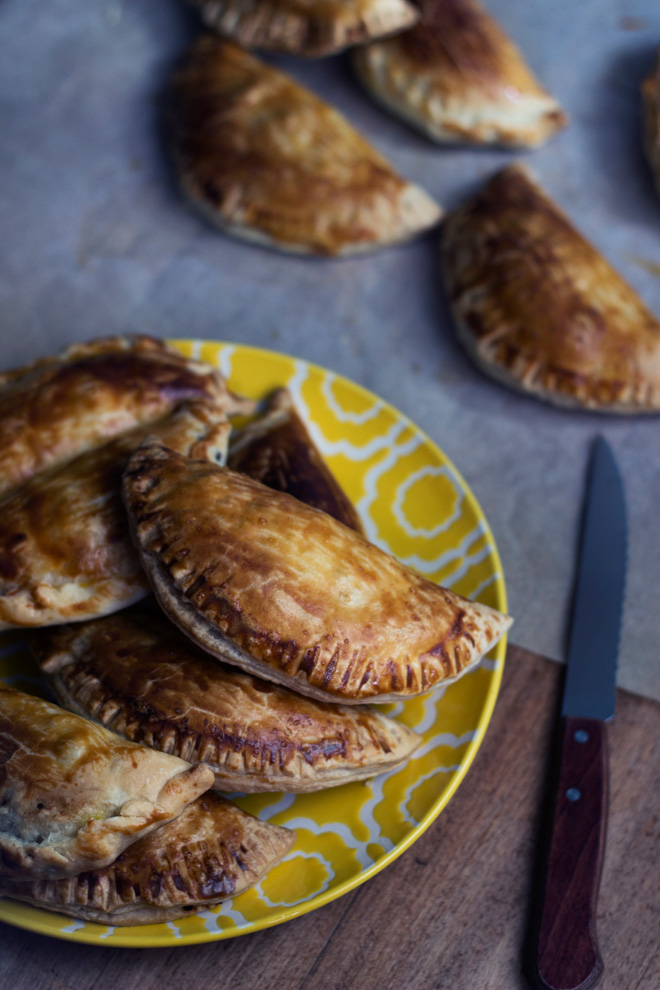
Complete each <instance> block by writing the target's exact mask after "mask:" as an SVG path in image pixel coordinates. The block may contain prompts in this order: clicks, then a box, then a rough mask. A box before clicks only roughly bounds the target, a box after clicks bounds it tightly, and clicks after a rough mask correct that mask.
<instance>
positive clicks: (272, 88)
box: [169, 36, 441, 255]
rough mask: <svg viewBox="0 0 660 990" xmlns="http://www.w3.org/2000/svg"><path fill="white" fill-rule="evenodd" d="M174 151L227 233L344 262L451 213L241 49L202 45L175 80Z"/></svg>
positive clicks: (193, 194) (189, 183)
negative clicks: (343, 257)
mask: <svg viewBox="0 0 660 990" xmlns="http://www.w3.org/2000/svg"><path fill="white" fill-rule="evenodd" d="M169 118H170V136H171V145H172V152H173V156H174V160H175V163H176V166H177V168H178V171H179V175H180V179H181V182H182V185H183V189H184V191H185V192H186V193H187V194H188V195H189V196H190V198H191V199H192V201H193V203H195V205H197V206H198V207H199V208H200V209H201V210H202V211H203V212H204V213H205V214H206V216H207V217H209V218H210V219H211V220H212V221H214V222H215V223H217V224H219V225H220V226H221V227H222V228H223V229H224V230H226V231H227V232H228V233H231V234H236V235H237V236H239V237H244V238H247V239H248V240H251V241H257V242H258V243H261V244H266V245H269V246H270V247H275V248H280V249H282V250H286V251H294V252H302V253H306V254H309V253H312V254H322V255H345V254H354V253H356V252H361V251H368V250H371V249H373V248H377V247H380V246H384V245H387V244H394V243H396V242H399V241H403V240H407V239H408V238H410V237H413V236H414V235H416V234H419V233H421V232H422V231H423V230H426V229H428V228H430V227H432V226H434V225H435V224H436V223H437V222H438V220H439V219H440V215H441V210H440V207H439V206H438V205H437V203H435V202H434V201H433V200H432V199H431V197H430V196H428V195H427V193H425V192H424V191H423V190H422V189H420V188H419V186H415V185H412V184H411V183H409V182H406V181H405V180H404V179H402V178H401V177H400V176H398V175H397V174H396V173H395V172H394V171H393V169H392V167H391V166H390V165H389V163H388V162H387V161H386V160H385V159H384V158H383V157H382V156H381V155H380V154H379V153H378V152H377V151H376V150H375V149H374V148H372V147H371V145H370V144H368V142H367V141H365V139H364V138H363V137H361V135H360V134H358V132H357V131H356V130H355V129H354V128H353V127H351V125H350V124H349V123H348V121H347V120H345V118H344V117H342V116H341V114H339V113H338V112H337V111H336V110H334V109H333V108H332V107H330V106H329V105H328V104H327V103H324V102H323V101H322V100H320V99H319V98H318V97H317V96H315V95H314V94H313V93H311V92H310V91H309V90H307V89H305V88H304V87H303V86H301V85H299V84H298V83H296V82H294V80H293V79H291V78H289V77H288V76H286V75H284V73H282V72H278V71H277V70H276V69H274V68H272V67H271V66H269V65H266V64H265V63H264V62H261V61H259V60H258V59H256V58H254V57H253V56H252V55H249V54H248V53H247V52H244V51H242V50H241V49H240V48H238V47H237V46H236V45H232V44H231V43H229V42H226V41H221V40H220V39H217V38H213V37H211V36H207V37H203V38H201V39H200V40H199V41H198V42H197V43H196V44H195V45H194V46H193V48H192V50H191V52H190V54H189V56H188V59H187V61H186V63H185V64H184V65H183V66H182V67H181V68H180V69H179V70H178V72H177V73H176V74H175V76H174V80H173V84H172V98H171V105H170V113H169Z"/></svg>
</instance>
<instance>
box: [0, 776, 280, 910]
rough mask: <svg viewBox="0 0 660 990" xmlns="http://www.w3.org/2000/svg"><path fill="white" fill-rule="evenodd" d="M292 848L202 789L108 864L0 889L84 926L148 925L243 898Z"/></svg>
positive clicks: (275, 831)
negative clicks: (200, 794) (172, 818)
mask: <svg viewBox="0 0 660 990" xmlns="http://www.w3.org/2000/svg"><path fill="white" fill-rule="evenodd" d="M294 843H295V833H294V832H291V831H289V830H288V829H285V828H281V827H280V826H279V825H270V824H269V823H267V822H260V821H259V820H258V819H257V818H253V816H252V815H249V814H247V812H245V811H241V809H240V808H238V807H237V806H236V805H234V804H231V802H229V801H227V800H225V799H224V798H221V797H220V796H219V795H218V794H214V793H212V792H209V793H207V794H204V795H203V797H200V798H198V799H197V800H196V801H194V802H193V803H192V804H190V805H188V807H187V808H186V809H185V810H184V811H183V812H182V813H181V814H180V815H179V817H178V818H176V819H175V821H172V822H169V823H168V824H167V825H164V826H163V827H162V828H160V829H159V830H158V832H157V833H156V834H152V835H147V836H145V837H144V838H141V839H138V841H137V842H135V843H134V844H133V845H132V846H130V848H128V849H126V850H125V851H124V852H123V853H121V855H120V856H118V857H117V859H116V860H115V861H114V862H113V863H111V864H110V866H106V867H105V868H103V869H96V870H88V871H86V872H84V873H80V874H79V875H78V876H75V877H69V878H66V879H60V880H50V879H45V880H44V879H40V880H36V881H33V882H31V883H26V882H24V881H23V882H21V881H20V880H16V879H14V878H11V879H9V878H3V877H0V892H1V893H3V894H5V895H6V896H9V897H15V898H18V899H19V900H23V901H28V902H29V903H30V904H34V905H36V906H37V907H42V908H47V909H48V910H50V911H58V912H60V913H62V914H67V915H72V916H73V917H74V918H82V919H84V920H85V921H97V922H99V923H101V924H108V925H149V924H156V923H157V922H162V921H172V920H173V919H174V918H182V917H185V916H186V915H187V914H191V913H195V912H196V911H202V910H204V909H205V908H209V907H213V906H214V905H215V904H219V903H220V902H221V901H224V900H226V899H227V898H228V897H236V896H237V895H238V894H241V893H243V891H245V890H247V889H248V888H249V887H252V886H253V885H254V884H255V883H258V882H259V880H261V879H262V878H263V877H264V876H265V875H266V873H268V871H269V870H270V869H271V868H272V867H273V866H274V865H275V864H276V863H277V862H278V860H280V859H281V858H282V857H283V856H284V855H286V853H287V852H289V851H290V849H291V847H292V846H293V845H294Z"/></svg>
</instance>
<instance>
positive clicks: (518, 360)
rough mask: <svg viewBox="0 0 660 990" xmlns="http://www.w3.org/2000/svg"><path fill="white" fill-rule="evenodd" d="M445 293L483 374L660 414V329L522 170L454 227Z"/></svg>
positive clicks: (603, 406)
mask: <svg viewBox="0 0 660 990" xmlns="http://www.w3.org/2000/svg"><path fill="white" fill-rule="evenodd" d="M443 240H444V246H443V264H444V273H445V283H446V286H447V292H448V295H449V299H450V302H451V307H452V311H453V315H454V319H455V322H456V327H457V329H458V334H459V338H460V339H461V341H462V343H463V344H464V345H465V347H466V348H467V350H468V352H469V353H470V355H471V356H472V357H473V358H474V359H475V361H476V362H477V364H478V365H479V366H480V367H481V368H482V369H483V370H484V371H485V372H487V373H488V374H490V375H493V377H495V378H497V379H498V380H499V381H501V382H502V383H503V384H505V385H509V386H512V387H515V388H520V389H523V390H525V391H527V392H530V393H531V394H533V395H535V396H536V397H537V398H539V399H546V400H547V401H549V402H554V403H557V404H559V405H564V406H581V407H584V408H587V409H592V410H596V411H600V412H621V413H642V412H655V411H656V410H657V409H658V408H660V322H658V320H656V319H655V317H654V316H653V315H652V314H651V313H650V312H649V310H648V309H647V308H646V307H645V306H644V304H643V303H642V301H641V300H640V298H639V297H638V296H637V294H636V293H635V292H634V291H633V289H632V288H631V287H630V286H629V285H628V284H627V283H626V282H624V280H623V279H622V278H621V276H620V275H619V274H618V273H617V272H616V271H615V270H614V269H613V268H612V267H611V265H610V264H609V263H608V262H607V261H606V260H605V259H604V258H603V256H602V255H601V254H599V252H598V251H596V249H595V248H594V247H592V245H591V244H589V243H588V242H587V241H586V240H585V239H584V238H583V237H582V236H581V235H580V234H579V233H578V232H577V231H576V230H575V228H574V227H573V226H572V225H571V223H570V221H569V220H568V219H567V217H566V216H564V214H563V213H561V211H560V210H559V209H558V208H557V206H555V204H554V203H553V202H552V200H550V199H549V198H548V196H547V195H546V194H545V193H544V192H543V190H542V189H540V187H539V186H538V185H537V184H536V183H535V182H534V181H533V180H532V179H531V178H530V176H529V174H528V173H527V171H526V170H525V169H523V168H521V167H520V166H512V167H510V168H507V169H504V170H503V171H502V172H498V173H497V175H495V176H494V178H493V179H491V181H490V182H489V183H488V184H487V185H486V186H485V188H484V189H482V191H481V192H480V193H479V194H478V195H477V196H475V197H474V198H473V199H471V200H470V201H469V202H468V203H466V204H465V205H464V206H462V207H461V208H459V209H457V210H456V211H455V212H453V213H452V214H451V215H450V216H449V217H448V218H447V222H446V224H445V229H444V239H443Z"/></svg>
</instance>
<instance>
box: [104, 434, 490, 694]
mask: <svg viewBox="0 0 660 990" xmlns="http://www.w3.org/2000/svg"><path fill="white" fill-rule="evenodd" d="M123 493H124V502H125V504H126V507H127V509H128V513H129V518H130V520H131V530H132V534H133V539H134V541H135V544H136V546H137V547H138V549H139V552H140V558H141V560H142V563H143V566H144V568H145V570H146V572H147V574H148V575H149V580H150V582H151V584H152V587H153V589H154V591H155V593H156V596H157V598H158V600H159V602H160V604H161V606H162V607H163V608H164V610H165V612H166V613H167V614H168V615H169V616H170V617H171V618H172V619H173V620H174V622H175V623H176V624H177V625H179V626H180V627H181V629H182V630H183V631H184V632H185V633H186V634H187V635H188V636H190V637H191V638H192V639H193V640H194V641H195V642H197V643H198V644H199V645H200V646H201V647H202V648H203V649H205V650H206V651H207V652H209V653H212V654H213V655H215V656H217V657H218V658H219V659H222V660H226V661H227V662H229V663H231V664H235V665H236V666H239V667H242V668H243V669H244V670H246V671H247V672H248V673H251V674H255V675H257V676H261V677H265V678H266V679H268V680H273V681H276V682H278V683H280V684H284V685H286V686H288V687H291V688H293V689H294V690H296V691H299V692H300V693H301V694H307V695H309V696H310V697H312V698H318V699H319V700H321V701H340V702H345V703H349V704H356V703H358V702H362V701H367V700H369V701H377V702H385V701H392V700H395V699H399V698H406V697H409V696H411V695H415V694H420V693H422V692H424V691H428V690H429V689H430V688H432V687H433V686H434V685H435V684H437V683H439V682H441V681H442V682H448V681H451V680H454V679H455V678H456V677H458V676H459V675H460V674H462V673H463V672H464V671H465V670H466V669H468V668H469V667H470V666H472V664H474V663H476V661H477V660H478V659H479V658H480V657H481V656H482V655H483V654H484V653H485V652H486V651H487V650H489V649H490V647H491V646H493V645H494V643H495V642H496V641H497V640H498V639H499V638H500V636H501V635H502V634H503V633H504V632H505V630H506V629H507V627H508V625H509V624H510V620H509V619H508V618H507V617H506V616H503V615H501V614H500V613H499V612H496V611H494V610H493V609H491V608H488V607H487V606H486V605H481V604H475V603H473V602H470V601H467V600H465V599H464V598H461V597H459V596H458V595H455V594H453V593H452V592H451V591H448V590H446V589H444V588H440V587H438V586H437V585H435V584H432V583H431V582H430V581H427V580H425V579H424V578H422V577H421V576H420V575H418V574H417V573H415V572H414V571H412V570H410V569H409V568H407V567H405V566H404V565H403V564H401V563H399V562H398V561H397V560H395V559H394V558H393V557H390V556H389V555H388V554H386V553H384V552H383V551H382V550H379V549H378V548H377V547H375V546H373V545H372V544H370V543H368V542H367V540H365V539H364V538H363V537H362V536H360V535H359V534H358V533H355V532H354V531H353V530H351V529H349V528H348V527H347V526H344V525H343V524H342V523H340V522H338V521H337V520H335V519H333V518H332V517H331V516H329V515H327V513H325V512H321V511H319V510H318V509H313V508H311V507H310V506H307V505H304V504H303V503H302V502H299V501H298V500H297V499H294V498H292V497H291V496H290V495H286V494H284V493H281V492H276V491H273V490H272V489H270V488H266V487H265V486H264V485H261V484H260V483H259V482H257V481H254V480H253V479H252V478H248V477H247V476H246V475H242V474H238V473H237V472H235V471H231V470H230V469H229V468H223V467H219V466H216V465H213V464H209V463H207V462H203V461H195V460H191V459H190V458H187V457H183V456H182V455H180V454H176V453H174V452H173V451H170V450H168V449H167V448H166V447H165V446H164V445H163V444H162V443H161V442H160V441H159V440H157V439H153V440H148V441H145V443H144V444H143V445H142V446H141V447H140V448H139V450H138V451H136V452H135V453H134V454H133V455H132V456H131V459H130V461H129V463H128V466H127V468H126V471H125V473H124V482H123Z"/></svg>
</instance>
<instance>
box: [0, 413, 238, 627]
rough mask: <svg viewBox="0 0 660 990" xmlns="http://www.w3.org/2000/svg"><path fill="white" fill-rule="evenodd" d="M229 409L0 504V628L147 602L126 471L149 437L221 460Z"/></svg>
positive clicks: (139, 433) (73, 468)
mask: <svg viewBox="0 0 660 990" xmlns="http://www.w3.org/2000/svg"><path fill="white" fill-rule="evenodd" d="M226 408H227V404H226V403H225V401H224V400H222V401H220V402H219V403H212V402H201V401H200V402H191V403H185V404H183V405H182V406H180V407H179V408H177V409H175V410H174V412H172V413H171V414H170V415H169V416H166V417H164V418H163V419H162V420H160V421H159V422H158V423H151V424H149V425H148V426H141V427H139V428H138V429H136V430H132V431H131V432H130V433H127V434H124V435H122V436H121V437H118V438H117V439H115V440H112V441H110V443H108V444H105V445H104V446H102V447H97V448H95V449H94V450H92V451H90V452H88V453H86V454H82V455H81V456H79V457H77V458H75V459H74V460H72V461H68V462H67V463H65V464H63V465H58V466H56V467H53V468H50V469H49V470H46V471H42V472H40V473H39V474H37V475H35V476H34V477H33V478H31V479H30V480H29V481H27V482H26V483H25V484H23V485H21V486H20V487H18V488H15V489H12V490H11V491H9V492H8V493H6V494H5V495H4V497H2V498H0V629H8V628H11V627H12V626H43V625H53V624H58V623H60V622H71V621H82V620H83V619H91V618H94V617H96V616H99V615H105V614H107V613H108V612H114V611H117V610H118V609H120V608H124V607H126V606H127V605H130V604H132V603H133V602H135V601H138V600H139V599H140V598H144V597H145V595H146V594H147V593H148V590H149V589H148V582H147V580H146V577H145V575H144V573H143V571H142V568H141V567H140V562H139V560H138V557H137V554H136V552H135V550H134V548H133V546H132V543H131V539H130V535H129V531H128V524H127V521H126V515H125V512H124V508H123V506H122V502H121V495H120V488H121V475H122V471H123V468H124V465H125V463H126V461H127V459H128V456H129V454H130V453H131V452H132V451H133V450H134V449H135V448H136V447H137V446H138V445H139V444H140V443H141V441H142V440H143V439H144V438H145V436H147V435H151V434H154V435H156V436H160V437H161V438H162V439H163V440H164V441H165V442H166V443H168V444H170V445H171V446H172V447H173V448H175V449H177V450H181V451H185V452H189V453H192V454H194V455H195V456H197V457H210V458H213V459H214V460H223V459H224V456H225V453H226V447H227V440H228V435H229V430H230V425H229V420H228V419H227V415H226Z"/></svg>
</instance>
